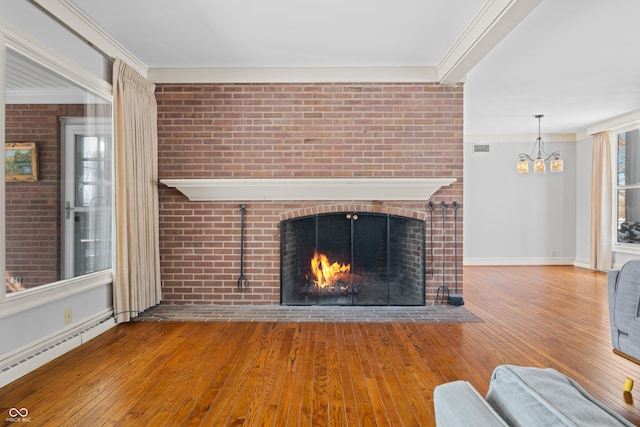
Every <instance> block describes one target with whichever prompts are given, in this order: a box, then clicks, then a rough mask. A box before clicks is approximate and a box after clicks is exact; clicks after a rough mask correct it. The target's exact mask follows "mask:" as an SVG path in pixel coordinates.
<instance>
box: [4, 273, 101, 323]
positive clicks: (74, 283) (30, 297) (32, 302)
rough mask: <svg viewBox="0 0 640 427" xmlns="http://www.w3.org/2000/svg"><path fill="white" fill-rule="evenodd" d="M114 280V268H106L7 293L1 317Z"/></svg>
mask: <svg viewBox="0 0 640 427" xmlns="http://www.w3.org/2000/svg"><path fill="white" fill-rule="evenodd" d="M112 282H113V275H112V270H104V271H100V272H97V273H91V274H87V275H84V276H80V277H74V278H72V279H67V280H63V281H60V282H55V283H51V284H47V285H42V286H39V287H37V288H32V289H27V290H24V291H18V292H14V293H10V294H7V295H6V297H5V299H4V301H2V302H0V318H3V317H9V316H12V315H14V314H17V313H20V312H23V311H26V310H30V309H33V308H36V307H40V306H42V305H45V304H49V303H51V302H54V301H57V300H60V299H63V298H67V297H69V296H72V295H77V294H80V293H83V292H86V291H88V290H90V289H94V288H98V287H100V286H104V285H107V284H109V283H112Z"/></svg>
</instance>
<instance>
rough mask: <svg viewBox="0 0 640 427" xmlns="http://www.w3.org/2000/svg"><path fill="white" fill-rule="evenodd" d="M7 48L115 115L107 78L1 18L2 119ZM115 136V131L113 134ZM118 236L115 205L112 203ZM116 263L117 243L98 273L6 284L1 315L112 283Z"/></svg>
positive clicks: (1, 256)
mask: <svg viewBox="0 0 640 427" xmlns="http://www.w3.org/2000/svg"><path fill="white" fill-rule="evenodd" d="M7 49H13V50H15V51H17V52H19V53H21V54H23V55H26V56H28V57H30V58H31V59H33V60H35V61H38V62H40V63H41V64H42V65H44V66H45V67H47V68H49V69H51V70H52V71H53V72H55V73H58V74H60V75H62V76H64V77H66V78H67V79H69V80H71V81H73V82H74V83H75V84H76V85H78V86H80V87H82V88H83V89H85V90H86V91H88V92H92V93H94V94H95V95H98V96H100V97H102V98H104V99H105V100H107V101H109V102H110V103H111V109H112V117H113V89H112V85H111V84H110V83H109V82H107V81H105V80H104V79H102V78H100V77H98V76H96V75H94V74H92V73H91V72H89V71H87V70H86V69H85V68H83V67H82V66H80V65H79V64H77V63H75V62H74V61H72V60H70V59H68V58H66V57H64V56H63V55H61V54H60V53H58V52H55V51H54V50H52V49H50V48H49V47H47V46H46V45H44V44H41V43H40V42H39V41H37V40H35V39H33V37H31V36H29V35H28V34H26V33H24V32H21V31H20V30H19V29H17V28H16V27H13V26H11V25H7V24H5V22H3V21H2V20H1V19H0V120H1V121H2V123H5V121H6V114H5V112H6V109H5V105H6V104H5V103H6V96H5V84H6V82H5V67H6V52H7ZM3 128H4V127H3ZM112 132H113V131H112ZM112 135H113V133H112ZM5 140H6V135H5V132H4V131H3V132H0V146H2V147H4V143H5ZM0 161H3V162H4V150H0ZM5 197H6V196H5V185H4V182H3V183H2V185H0V245H2V247H3V248H6V237H5V236H6V213H5V206H6V205H5V203H6V198H5ZM112 221H114V226H113V227H112V229H113V230H114V231H113V233H114V237H113V238H114V239H115V204H114V206H113V219H112ZM5 253H6V251H5V250H3V251H0V271H3V272H4V273H5V275H6V256H5ZM114 265H115V246H114V250H113V253H112V267H111V268H110V269H106V270H103V271H99V272H96V273H90V274H87V275H83V276H79V277H74V278H70V279H65V280H60V281H56V282H52V283H47V284H43V285H41V286H38V287H35V288H32V289H26V290H24V291H20V292H12V293H7V289H6V286H0V318H4V317H8V316H12V315H15V314H17V313H20V312H23V311H26V310H29V309H33V308H35V307H38V306H41V305H44V304H48V303H51V302H53V301H56V300H60V299H63V298H67V297H69V296H71V295H75V294H79V293H82V292H86V291H87V290H89V289H93V288H98V287H101V286H104V285H105V284H110V283H113V270H114V267H113V266H114Z"/></svg>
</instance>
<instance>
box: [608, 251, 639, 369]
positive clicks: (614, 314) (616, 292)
mask: <svg viewBox="0 0 640 427" xmlns="http://www.w3.org/2000/svg"><path fill="white" fill-rule="evenodd" d="M607 286H608V292H609V320H610V323H611V344H612V345H613V350H614V352H616V353H617V354H620V355H621V356H624V357H627V358H630V359H632V360H634V361H635V362H636V363H638V360H639V359H640V318H639V317H638V306H639V305H640V260H631V261H627V262H626V263H624V265H623V266H622V268H621V269H620V270H610V271H609V273H608V276H607Z"/></svg>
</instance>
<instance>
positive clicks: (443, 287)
mask: <svg viewBox="0 0 640 427" xmlns="http://www.w3.org/2000/svg"><path fill="white" fill-rule="evenodd" d="M440 207H441V208H442V285H441V286H440V287H439V288H438V292H437V293H436V302H438V297H439V295H440V290H442V302H443V303H444V295H445V294H447V297H449V288H448V287H447V285H446V284H445V273H446V259H445V255H446V254H445V249H446V241H445V240H446V223H445V221H446V217H447V208H448V207H449V205H448V204H447V202H440Z"/></svg>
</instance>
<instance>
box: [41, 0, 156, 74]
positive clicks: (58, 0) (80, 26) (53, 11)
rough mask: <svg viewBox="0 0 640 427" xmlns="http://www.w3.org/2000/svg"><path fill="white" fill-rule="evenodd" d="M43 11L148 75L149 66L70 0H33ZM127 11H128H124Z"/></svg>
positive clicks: (106, 52)
mask: <svg viewBox="0 0 640 427" xmlns="http://www.w3.org/2000/svg"><path fill="white" fill-rule="evenodd" d="M32 1H33V2H34V3H36V4H37V5H38V6H39V7H40V8H41V9H42V10H43V11H45V12H46V13H48V14H49V15H51V16H52V17H53V18H55V19H57V20H58V22H60V23H61V24H63V25H64V26H65V27H67V29H69V31H72V32H73V33H75V34H76V35H77V36H78V37H80V38H82V39H83V40H85V41H86V42H87V43H89V44H90V45H91V46H93V47H94V48H95V49H97V50H98V51H100V52H101V53H102V54H103V55H105V56H108V57H109V58H111V59H115V58H121V59H122V60H123V61H125V62H126V63H127V64H128V65H130V66H131V67H132V68H134V69H135V70H136V71H137V72H138V73H140V74H141V75H143V76H145V77H146V76H147V70H148V67H147V66H146V65H145V64H144V63H143V62H142V61H140V60H139V59H138V58H136V57H135V56H134V55H133V54H132V53H131V52H129V51H128V50H127V49H126V48H125V47H124V46H122V45H121V44H120V43H118V42H117V41H116V40H115V39H114V38H113V37H111V36H110V35H109V34H108V33H107V32H105V31H104V30H103V29H102V28H100V27H99V26H98V25H96V24H95V23H94V22H93V21H91V20H90V19H89V18H88V17H87V16H86V15H85V14H84V13H82V12H81V11H80V10H79V9H78V8H77V7H75V6H74V5H73V4H71V3H70V2H69V1H68V0H32ZM123 13H126V12H123Z"/></svg>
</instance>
